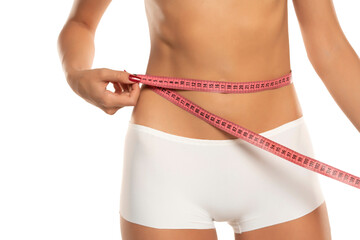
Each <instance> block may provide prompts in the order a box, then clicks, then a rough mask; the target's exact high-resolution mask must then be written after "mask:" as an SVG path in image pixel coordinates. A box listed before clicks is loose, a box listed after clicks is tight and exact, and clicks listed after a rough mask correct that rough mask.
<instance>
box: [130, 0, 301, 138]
mask: <svg viewBox="0 0 360 240" xmlns="http://www.w3.org/2000/svg"><path fill="white" fill-rule="evenodd" d="M145 9H146V14H147V19H148V25H149V32H150V39H151V50H150V56H149V61H148V66H147V70H146V72H145V74H148V75H158V76H170V77H181V78H195V79H204V80H214V81H233V82H247V81H261V80H269V79H275V78H278V77H281V76H283V75H285V74H287V73H289V72H290V69H291V67H290V58H289V39H288V21H287V0H222V1H220V0H207V1H203V0H198V1H193V0H171V1H169V0H145ZM296 80H297V79H293V81H296ZM172 90H173V91H176V92H177V93H179V94H181V95H182V96H184V97H186V98H187V99H189V100H190V101H192V102H194V103H195V104H197V105H199V106H200V107H202V108H204V109H206V110H207V111H209V112H211V113H214V114H216V115H219V116H221V117H223V118H225V119H227V120H230V121H232V122H234V123H237V124H239V125H240V126H243V127H245V128H248V129H250V130H252V131H254V132H256V133H260V132H265V131H267V130H270V129H272V128H275V127H277V126H280V125H281V124H284V123H286V122H289V121H291V120H295V119H297V118H299V117H301V116H302V110H301V107H300V104H299V101H298V98H297V95H296V91H295V88H294V85H293V84H289V85H287V86H285V87H281V88H277V89H273V90H265V91H260V92H254V93H247V94H242V93H239V94H222V93H212V92H200V91H187V90H176V89H172ZM130 121H131V122H132V123H136V124H141V125H145V126H148V127H151V128H155V129H158V130H161V131H165V132H167V133H171V134H176V135H179V136H184V137H191V138H200V139H233V138H236V137H235V136H232V135H230V134H228V133H226V132H224V131H222V130H219V129H217V128H216V127H214V126H212V125H210V124H208V123H206V122H205V121H203V120H201V119H199V118H197V117H196V116H194V115H192V114H191V113H189V112H187V111H185V110H183V109H181V108H180V107H178V106H176V105H175V104H173V103H171V102H169V101H168V100H166V99H165V98H163V97H162V96H160V95H158V94H157V93H155V92H154V91H152V90H151V89H150V87H148V86H147V85H145V84H142V86H141V92H140V96H139V99H138V102H137V104H136V106H135V107H134V109H133V112H132V116H131V120H130Z"/></svg>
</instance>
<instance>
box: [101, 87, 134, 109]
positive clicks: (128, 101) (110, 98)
mask: <svg viewBox="0 0 360 240" xmlns="http://www.w3.org/2000/svg"><path fill="white" fill-rule="evenodd" d="M136 101H137V99H136V95H134V94H133V95H131V93H129V92H123V93H121V94H119V93H114V92H111V91H106V92H105V95H104V98H103V102H104V104H103V105H104V107H106V108H116V107H123V106H134V105H135V103H136Z"/></svg>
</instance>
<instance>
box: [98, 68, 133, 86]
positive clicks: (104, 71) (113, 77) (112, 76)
mask: <svg viewBox="0 0 360 240" xmlns="http://www.w3.org/2000/svg"><path fill="white" fill-rule="evenodd" d="M98 71H99V75H100V78H101V80H103V81H107V82H120V83H125V84H133V83H134V82H133V81H130V80H129V75H130V74H129V73H127V72H126V71H118V70H113V69H109V68H100V69H98Z"/></svg>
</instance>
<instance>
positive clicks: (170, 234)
mask: <svg viewBox="0 0 360 240" xmlns="http://www.w3.org/2000/svg"><path fill="white" fill-rule="evenodd" d="M120 229H121V239H122V240H170V239H171V240H184V239H186V240H217V234H216V229H215V228H212V229H160V228H152V227H148V226H143V225H140V224H136V223H132V222H129V221H127V220H126V219H124V218H123V217H121V216H120Z"/></svg>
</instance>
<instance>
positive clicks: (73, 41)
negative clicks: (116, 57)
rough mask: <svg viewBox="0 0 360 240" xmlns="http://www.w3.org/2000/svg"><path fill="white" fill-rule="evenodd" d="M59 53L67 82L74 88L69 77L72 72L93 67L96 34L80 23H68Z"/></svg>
mask: <svg viewBox="0 0 360 240" xmlns="http://www.w3.org/2000/svg"><path fill="white" fill-rule="evenodd" d="M58 52H59V56H60V60H61V63H62V67H63V70H64V73H65V76H66V80H67V81H68V83H69V85H70V86H71V87H72V88H74V86H73V84H72V83H71V82H70V81H71V78H70V77H69V75H70V74H71V72H72V71H74V70H82V69H90V68H91V66H92V63H93V59H94V54H95V46H94V32H93V31H91V30H90V29H89V28H88V27H87V26H86V25H84V24H82V23H80V22H76V21H69V22H67V24H65V25H64V27H63V29H62V31H61V32H60V34H59V37H58ZM73 90H74V91H76V89H73Z"/></svg>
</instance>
